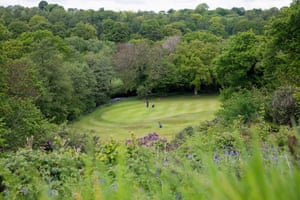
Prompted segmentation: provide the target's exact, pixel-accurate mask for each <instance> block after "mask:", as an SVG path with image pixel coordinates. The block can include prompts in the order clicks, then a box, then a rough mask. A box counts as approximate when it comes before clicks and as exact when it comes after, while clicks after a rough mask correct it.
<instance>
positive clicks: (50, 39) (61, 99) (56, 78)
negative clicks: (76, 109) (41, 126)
mask: <svg viewBox="0 0 300 200" xmlns="http://www.w3.org/2000/svg"><path fill="white" fill-rule="evenodd" d="M22 36H23V38H22V39H23V41H24V42H25V44H28V45H30V47H29V49H30V53H29V57H30V59H31V60H32V62H33V64H34V66H35V68H36V70H37V74H38V75H37V76H38V79H39V80H40V81H41V84H42V88H43V89H42V94H41V97H40V98H39V99H38V101H37V105H38V107H39V108H40V109H41V111H42V113H43V114H44V115H45V116H46V117H47V118H49V119H54V121H55V122H56V123H62V122H64V121H65V120H66V119H67V116H68V111H69V106H70V102H71V97H72V92H73V87H72V81H71V77H70V74H69V73H68V69H66V67H65V65H63V63H64V61H67V59H68V56H69V54H70V47H69V46H68V45H67V44H66V43H65V42H64V41H63V40H62V39H60V38H59V37H56V36H54V35H53V34H52V33H51V32H49V31H37V32H33V33H29V34H27V35H26V34H25V35H22Z"/></svg>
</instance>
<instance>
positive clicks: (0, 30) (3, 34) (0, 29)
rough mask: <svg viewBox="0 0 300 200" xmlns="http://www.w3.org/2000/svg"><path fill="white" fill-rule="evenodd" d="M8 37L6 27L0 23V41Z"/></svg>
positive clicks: (8, 33)
mask: <svg viewBox="0 0 300 200" xmlns="http://www.w3.org/2000/svg"><path fill="white" fill-rule="evenodd" d="M9 37H10V32H9V31H8V29H7V28H6V27H5V26H4V25H3V24H1V23H0V41H4V40H7V39H8V38H9Z"/></svg>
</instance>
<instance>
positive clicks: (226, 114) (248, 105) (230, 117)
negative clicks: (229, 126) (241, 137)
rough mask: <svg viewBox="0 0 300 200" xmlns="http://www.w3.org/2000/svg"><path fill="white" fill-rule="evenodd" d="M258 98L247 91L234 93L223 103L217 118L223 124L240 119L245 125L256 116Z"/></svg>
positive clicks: (258, 105) (258, 103)
mask: <svg viewBox="0 0 300 200" xmlns="http://www.w3.org/2000/svg"><path fill="white" fill-rule="evenodd" d="M259 98H260V97H255V94H254V93H253V92H251V91H249V90H241V91H239V92H234V93H232V94H231V97H230V98H228V99H225V100H224V101H223V104H222V107H221V109H220V110H219V112H218V113H217V116H219V117H220V118H221V119H222V120H223V121H224V122H225V123H232V122H233V121H234V120H235V119H237V118H240V119H241V121H242V122H243V123H247V122H249V121H251V120H254V119H255V118H256V117H257V116H258V112H259V108H260V99H259Z"/></svg>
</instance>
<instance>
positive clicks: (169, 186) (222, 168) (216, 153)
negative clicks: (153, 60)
mask: <svg viewBox="0 0 300 200" xmlns="http://www.w3.org/2000/svg"><path fill="white" fill-rule="evenodd" d="M260 125H261V124H260ZM267 128H268V127H267V126H265V127H264V126H260V127H251V128H249V127H247V126H244V125H241V124H240V123H239V122H235V123H234V124H233V125H232V127H227V128H225V127H223V126H221V125H218V124H216V122H214V121H210V122H208V121H207V122H203V123H201V124H200V125H199V126H197V127H195V128H191V127H190V128H187V129H185V130H183V131H182V132H180V133H179V134H177V135H176V137H175V138H174V139H173V140H172V141H171V142H168V143H167V142H166V141H165V140H163V139H161V138H160V137H159V136H157V135H150V134H149V135H148V136H146V137H144V138H134V136H132V139H131V140H127V141H126V143H124V142H117V141H114V140H111V141H107V142H101V141H100V140H97V139H96V138H92V137H87V136H86V137H85V138H84V139H82V140H80V142H77V143H76V142H75V141H74V140H72V141H70V140H61V139H60V138H58V137H57V138H56V140H55V141H53V144H54V145H53V144H50V145H48V146H47V145H45V146H44V148H43V149H42V150H32V149H30V148H29V147H28V148H27V149H23V150H20V151H18V152H17V153H9V154H6V156H5V157H4V158H2V159H1V160H0V167H1V169H3V170H1V172H0V177H1V179H0V180H1V182H0V183H1V184H0V186H1V187H0V188H1V190H2V192H1V196H2V198H3V199H95V200H96V199H97V200H98V199H270V200H271V199H272V200H274V199H287V198H288V199H295V200H296V199H299V197H300V192H299V190H298V186H299V183H300V171H299V164H300V163H299V158H297V157H293V155H292V154H291V153H290V152H289V151H288V145H287V144H288V142H287V135H288V134H299V132H298V133H297V130H296V129H281V130H279V131H278V132H277V133H273V134H266V132H265V130H266V129H267ZM76 145H80V146H76ZM49 147H51V148H49ZM52 148H53V149H52ZM293 148H294V149H295V150H296V151H298V152H299V146H298V147H296V146H294V147H293ZM294 155H295V154H294Z"/></svg>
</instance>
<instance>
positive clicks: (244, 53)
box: [215, 31, 261, 89]
mask: <svg viewBox="0 0 300 200" xmlns="http://www.w3.org/2000/svg"><path fill="white" fill-rule="evenodd" d="M259 42H260V39H259V37H258V36H257V35H255V34H254V33H253V32H252V31H248V32H242V33H238V34H237V35H235V36H232V37H231V38H230V43H229V44H228V45H227V47H226V48H225V49H224V50H223V51H222V54H221V55H220V56H218V57H217V59H216V68H215V70H216V75H217V80H218V82H219V83H220V84H221V86H222V87H223V88H226V87H234V88H236V87H242V88H248V89H250V88H251V87H253V86H258V83H259V78H260V74H261V73H260V71H259V69H258V65H257V63H258V61H259V59H258V47H259Z"/></svg>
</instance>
